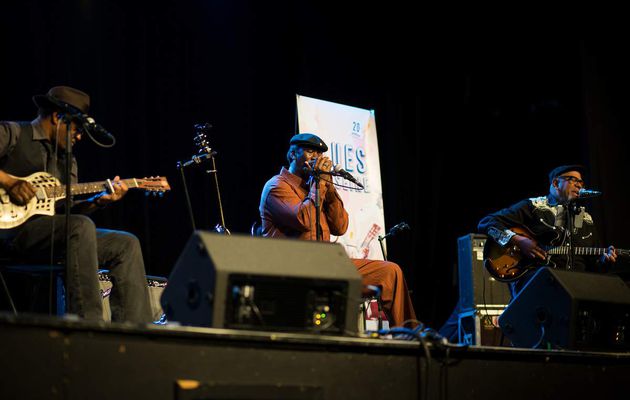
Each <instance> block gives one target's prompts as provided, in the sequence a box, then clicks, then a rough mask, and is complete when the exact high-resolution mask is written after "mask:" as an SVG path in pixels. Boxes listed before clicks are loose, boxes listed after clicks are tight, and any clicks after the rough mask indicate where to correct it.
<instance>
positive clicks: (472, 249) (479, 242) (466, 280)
mask: <svg viewBox="0 0 630 400" xmlns="http://www.w3.org/2000/svg"><path fill="white" fill-rule="evenodd" d="M486 240H487V236H486V235H482V234H476V233H471V234H468V235H465V236H461V237H460V238H458V239H457V262H458V272H459V300H460V303H461V308H462V310H473V309H487V308H489V309H501V310H502V309H503V308H504V307H505V306H506V305H507V304H508V303H509V302H510V290H509V288H508V285H506V284H505V283H503V282H499V281H497V280H495V279H494V278H492V277H491V276H490V274H489V273H488V271H486V268H485V267H484V266H483V247H484V245H485V243H486ZM490 240H492V239H490Z"/></svg>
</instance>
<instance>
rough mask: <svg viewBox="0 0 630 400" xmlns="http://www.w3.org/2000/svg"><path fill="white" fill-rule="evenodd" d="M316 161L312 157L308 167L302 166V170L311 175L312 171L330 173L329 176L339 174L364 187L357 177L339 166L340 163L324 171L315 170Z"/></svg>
mask: <svg viewBox="0 0 630 400" xmlns="http://www.w3.org/2000/svg"><path fill="white" fill-rule="evenodd" d="M316 163H317V159H316V158H314V159H312V160H311V161H310V162H309V163H308V164H309V165H310V167H311V168H310V169H309V168H307V167H304V168H302V169H303V170H304V172H306V173H308V174H310V175H313V174H314V173H318V174H325V175H331V176H340V177H342V178H344V179H347V180H349V181H350V182H352V183H354V184H355V185H357V186H358V187H360V188H361V189H365V186H363V184H362V183H361V182H359V181H358V180H357V178H355V177H354V176H353V175H352V174H351V173H350V172H348V171H346V170H345V169H343V168H341V165H339V164H337V165H335V166H334V167H333V169H332V171H324V170H317V171H315V164H316Z"/></svg>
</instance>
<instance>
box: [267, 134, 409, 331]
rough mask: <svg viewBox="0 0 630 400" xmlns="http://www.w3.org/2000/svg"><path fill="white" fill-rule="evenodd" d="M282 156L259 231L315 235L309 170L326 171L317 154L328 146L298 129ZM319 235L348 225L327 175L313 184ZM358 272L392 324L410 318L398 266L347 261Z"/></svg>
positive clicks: (326, 163) (280, 235) (326, 165)
mask: <svg viewBox="0 0 630 400" xmlns="http://www.w3.org/2000/svg"><path fill="white" fill-rule="evenodd" d="M289 144H290V147H289V151H288V153H287V160H288V161H289V169H286V168H284V167H283V168H282V170H281V171H280V174H279V175H276V176H274V177H273V178H271V179H270V180H269V181H268V182H267V183H266V184H265V187H264V188H263V191H262V196H261V199H260V216H261V219H262V234H263V236H266V237H276V238H285V237H288V238H296V239H302V240H317V233H316V228H315V195H316V193H315V180H314V179H311V174H310V172H311V171H313V170H321V171H330V170H331V168H332V166H333V165H332V161H331V160H330V159H329V158H328V157H326V156H324V155H322V154H323V153H325V152H326V151H328V146H327V145H326V143H324V142H323V141H322V139H320V138H319V137H317V136H315V135H313V134H309V133H301V134H298V135H295V136H293V138H291V140H290V142H289ZM319 198H320V226H321V240H322V241H330V235H331V234H333V235H336V236H341V235H343V234H344V233H345V232H346V230H347V229H348V213H347V212H346V210H345V209H344V206H343V201H342V200H341V197H340V196H339V194H338V193H337V191H336V189H335V186H334V184H333V182H332V179H330V176H322V178H321V179H320V183H319ZM352 261H353V263H354V265H355V266H356V267H357V270H358V271H359V273H360V274H361V276H362V277H363V284H364V285H375V286H379V287H381V289H382V293H381V299H382V301H383V306H384V308H385V311H386V312H387V313H388V315H389V316H390V318H391V325H392V326H400V325H402V324H403V323H404V322H405V321H409V320H411V321H414V322H413V325H415V319H416V315H415V312H414V310H413V304H412V302H411V299H410V298H409V294H408V291H407V284H406V282H405V278H404V277H403V273H402V271H401V269H400V267H399V266H398V265H397V264H395V263H392V262H388V261H379V260H359V259H353V260H352Z"/></svg>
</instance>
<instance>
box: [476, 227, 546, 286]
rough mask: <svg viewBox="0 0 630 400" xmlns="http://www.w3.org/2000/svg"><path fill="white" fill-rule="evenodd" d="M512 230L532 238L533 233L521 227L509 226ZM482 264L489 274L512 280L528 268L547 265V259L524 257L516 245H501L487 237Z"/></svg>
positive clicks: (502, 279) (496, 277) (508, 280)
mask: <svg viewBox="0 0 630 400" xmlns="http://www.w3.org/2000/svg"><path fill="white" fill-rule="evenodd" d="M511 230H512V232H514V233H516V234H518V235H521V236H526V237H528V238H530V239H532V240H535V239H534V238H533V235H532V234H531V233H530V232H529V231H528V230H526V229H523V228H516V227H515V228H511ZM483 259H484V261H483V265H484V266H485V267H486V270H488V272H489V273H490V275H491V276H492V277H493V278H494V279H496V280H498V281H501V282H513V281H516V280H518V279H520V278H521V277H522V276H523V275H525V273H527V271H529V270H530V269H534V268H538V267H540V266H542V265H548V264H549V259H547V262H546V263H545V262H544V261H542V260H535V259H532V258H529V257H525V256H524V255H523V254H522V253H521V251H520V250H519V248H518V247H516V246H509V247H502V246H501V245H500V244H498V243H497V242H495V241H494V240H492V239H491V238H489V239H488V240H486V244H485V246H484V248H483Z"/></svg>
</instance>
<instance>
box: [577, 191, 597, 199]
mask: <svg viewBox="0 0 630 400" xmlns="http://www.w3.org/2000/svg"><path fill="white" fill-rule="evenodd" d="M601 194H602V192H600V191H599V190H590V189H580V194H579V196H578V198H580V199H585V198H588V197H596V196H599V195H601Z"/></svg>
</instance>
